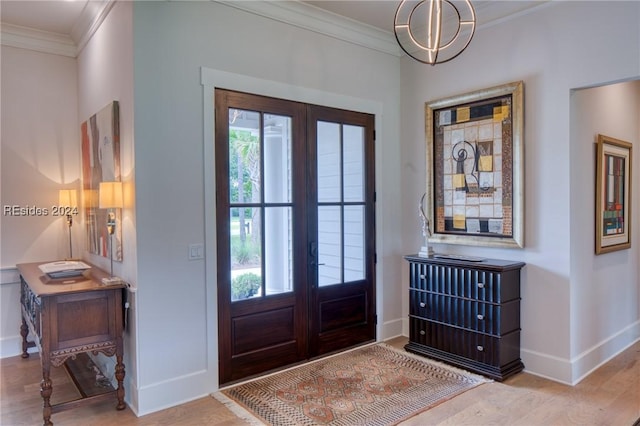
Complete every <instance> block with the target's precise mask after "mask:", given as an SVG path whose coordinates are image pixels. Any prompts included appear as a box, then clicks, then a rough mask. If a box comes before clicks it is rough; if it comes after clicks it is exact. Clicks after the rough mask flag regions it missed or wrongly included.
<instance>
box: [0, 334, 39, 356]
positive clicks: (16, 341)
mask: <svg viewBox="0 0 640 426" xmlns="http://www.w3.org/2000/svg"><path fill="white" fill-rule="evenodd" d="M27 352H29V353H30V354H37V353H38V348H36V347H33V348H29V349H28V350H27ZM18 355H22V336H20V335H17V336H9V337H3V338H1V339H0V358H9V357H12V356H18Z"/></svg>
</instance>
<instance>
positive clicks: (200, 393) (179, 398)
mask: <svg viewBox="0 0 640 426" xmlns="http://www.w3.org/2000/svg"><path fill="white" fill-rule="evenodd" d="M216 390H218V386H217V377H216V375H215V374H213V373H212V372H210V371H208V370H201V371H197V372H194V373H191V374H187V375H184V376H181V377H176V378H172V379H171V380H165V381H162V382H158V383H153V384H150V385H146V386H142V387H140V388H139V389H138V392H137V395H135V397H134V398H132V399H131V400H130V401H131V402H130V404H131V409H132V410H133V411H134V412H135V413H136V415H137V416H144V415H145V414H150V413H154V412H156V411H160V410H164V409H165V408H170V407H173V406H176V405H179V404H184V403H187V402H189V401H193V400H195V399H198V398H202V397H205V396H209V395H210V394H211V393H212V392H214V391H216ZM132 396H134V395H132Z"/></svg>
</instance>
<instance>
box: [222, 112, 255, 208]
mask: <svg viewBox="0 0 640 426" xmlns="http://www.w3.org/2000/svg"><path fill="white" fill-rule="evenodd" d="M260 172H261V171H260V114H259V113H257V112H254V111H245V110H240V109H235V108H229V200H230V201H231V202H232V203H258V202H260Z"/></svg>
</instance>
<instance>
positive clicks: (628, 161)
mask: <svg viewBox="0 0 640 426" xmlns="http://www.w3.org/2000/svg"><path fill="white" fill-rule="evenodd" d="M631 173H632V145H631V143H629V142H625V141H622V140H619V139H615V138H612V137H609V136H605V135H598V138H597V142H596V200H595V201H596V203H595V204H596V205H595V210H596V214H595V218H596V226H595V231H596V238H595V251H596V254H603V253H609V252H612V251H616V250H624V249H628V248H630V247H631V182H632V179H631Z"/></svg>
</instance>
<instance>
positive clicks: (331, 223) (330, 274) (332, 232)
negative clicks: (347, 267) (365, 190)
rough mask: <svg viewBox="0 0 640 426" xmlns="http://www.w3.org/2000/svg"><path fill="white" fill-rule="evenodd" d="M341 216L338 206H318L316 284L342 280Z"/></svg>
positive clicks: (335, 282) (336, 282) (320, 285)
mask: <svg viewBox="0 0 640 426" xmlns="http://www.w3.org/2000/svg"><path fill="white" fill-rule="evenodd" d="M341 270H342V218H341V207H340V206H320V207H318V286H319V287H323V286H327V285H331V284H340V283H341V282H342V274H341Z"/></svg>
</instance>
